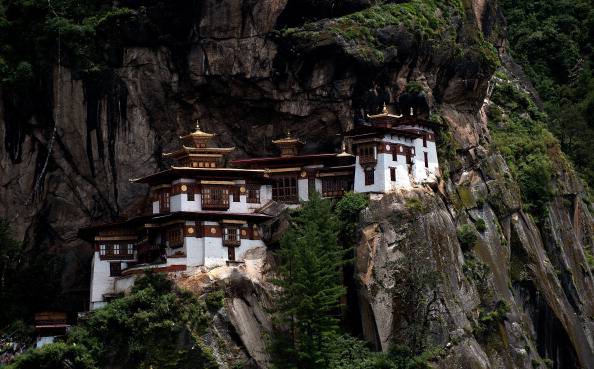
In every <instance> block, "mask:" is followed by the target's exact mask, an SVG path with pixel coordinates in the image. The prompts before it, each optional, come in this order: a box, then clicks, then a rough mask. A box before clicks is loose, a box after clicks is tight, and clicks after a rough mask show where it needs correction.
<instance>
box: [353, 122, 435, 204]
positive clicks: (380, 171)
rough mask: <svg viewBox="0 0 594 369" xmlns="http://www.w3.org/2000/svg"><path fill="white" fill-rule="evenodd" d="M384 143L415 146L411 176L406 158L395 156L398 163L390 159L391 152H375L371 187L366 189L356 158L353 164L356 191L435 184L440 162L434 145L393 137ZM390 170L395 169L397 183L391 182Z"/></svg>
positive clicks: (429, 142) (388, 136)
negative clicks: (425, 145) (426, 183)
mask: <svg viewBox="0 0 594 369" xmlns="http://www.w3.org/2000/svg"><path fill="white" fill-rule="evenodd" d="M414 128H417V129H418V128H421V127H419V126H414ZM383 141H384V142H387V143H390V144H401V145H405V146H412V147H414V149H415V156H413V158H412V162H413V166H412V176H411V175H409V172H408V164H407V163H406V156H405V155H399V154H397V160H393V156H392V154H391V153H385V154H384V153H381V154H377V151H376V159H377V165H376V167H375V178H374V183H373V185H369V186H366V185H365V172H364V169H363V167H362V166H361V165H360V163H359V157H358V156H357V157H356V162H355V180H354V190H355V192H377V193H386V192H389V191H392V190H395V189H399V188H404V189H406V188H410V187H412V186H413V185H414V184H417V183H423V182H428V181H434V180H435V179H436V174H438V173H439V163H438V160H437V148H436V145H435V142H431V141H427V147H423V139H422V138H418V139H414V140H411V139H409V138H405V137H400V136H396V135H386V136H385V137H384V138H383ZM425 152H426V153H427V154H428V162H429V167H428V168H426V167H425V157H424V153H425ZM390 168H395V170H396V181H392V180H391V176H390ZM411 177H412V181H411Z"/></svg>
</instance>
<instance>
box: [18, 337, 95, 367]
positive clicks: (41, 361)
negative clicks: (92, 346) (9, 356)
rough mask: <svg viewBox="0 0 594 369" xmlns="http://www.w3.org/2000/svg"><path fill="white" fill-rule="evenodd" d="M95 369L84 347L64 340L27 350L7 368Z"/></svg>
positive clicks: (93, 362)
mask: <svg viewBox="0 0 594 369" xmlns="http://www.w3.org/2000/svg"><path fill="white" fill-rule="evenodd" d="M62 368H69V369H96V368H97V366H96V365H95V361H94V360H93V358H92V357H91V355H90V354H89V351H88V350H87V349H86V347H84V346H82V345H73V344H67V343H64V342H57V343H52V344H49V345H45V346H43V347H42V348H40V349H35V350H29V351H27V352H25V353H24V354H22V355H20V356H18V357H17V359H16V360H15V362H14V363H13V364H11V365H9V366H8V367H7V369H62Z"/></svg>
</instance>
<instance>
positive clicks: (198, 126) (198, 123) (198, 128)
mask: <svg viewBox="0 0 594 369" xmlns="http://www.w3.org/2000/svg"><path fill="white" fill-rule="evenodd" d="M196 131H200V121H198V119H196Z"/></svg>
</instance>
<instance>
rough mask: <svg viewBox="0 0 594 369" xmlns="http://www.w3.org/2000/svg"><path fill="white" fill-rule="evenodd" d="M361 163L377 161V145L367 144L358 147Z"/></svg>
mask: <svg viewBox="0 0 594 369" xmlns="http://www.w3.org/2000/svg"><path fill="white" fill-rule="evenodd" d="M357 151H358V154H359V163H363V164H364V163H375V162H377V158H376V157H375V145H373V144H365V145H360V146H359V147H358V150H357Z"/></svg>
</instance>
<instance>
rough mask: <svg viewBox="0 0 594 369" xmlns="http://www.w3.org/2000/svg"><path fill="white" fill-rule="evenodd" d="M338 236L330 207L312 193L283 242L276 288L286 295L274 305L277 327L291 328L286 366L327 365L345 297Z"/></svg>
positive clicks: (286, 344) (284, 347)
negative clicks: (328, 344)
mask: <svg viewBox="0 0 594 369" xmlns="http://www.w3.org/2000/svg"><path fill="white" fill-rule="evenodd" d="M338 231H339V222H338V219H337V217H336V215H335V214H334V213H333V211H332V204H331V203H330V201H327V200H322V199H321V198H320V196H319V195H317V193H314V192H312V193H311V195H310V200H309V201H308V202H306V203H304V205H303V207H302V208H301V209H300V210H299V211H298V212H297V213H296V214H295V215H294V216H293V217H292V226H291V227H290V229H289V230H288V231H287V232H286V233H285V235H284V236H283V238H282V240H281V248H280V251H279V252H278V256H279V258H280V269H279V275H280V277H281V278H280V279H279V280H278V281H277V284H278V286H279V287H281V288H282V292H281V293H280V296H279V298H278V299H277V301H276V304H277V309H278V312H279V318H280V319H279V321H282V322H287V323H288V324H289V325H290V326H289V329H288V331H287V334H286V336H284V337H282V338H280V339H281V340H282V341H284V343H283V345H282V351H283V355H282V356H283V359H282V361H283V362H284V361H286V360H287V359H288V360H289V361H290V362H293V363H294V364H295V367H296V368H313V367H319V366H320V365H323V363H324V361H325V356H324V348H323V346H324V345H323V343H324V338H325V337H326V336H328V335H333V334H336V333H337V332H338V313H339V302H340V297H341V296H343V295H344V294H345V293H346V290H345V288H344V287H343V286H342V283H341V282H342V281H341V269H340V267H341V266H342V265H343V264H344V253H345V252H344V250H343V248H342V247H340V246H339V245H338V242H337V241H338ZM279 348H280V347H279ZM279 364H280V363H279ZM280 365H283V367H285V368H286V367H287V366H284V365H286V364H285V363H282V364H280Z"/></svg>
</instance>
